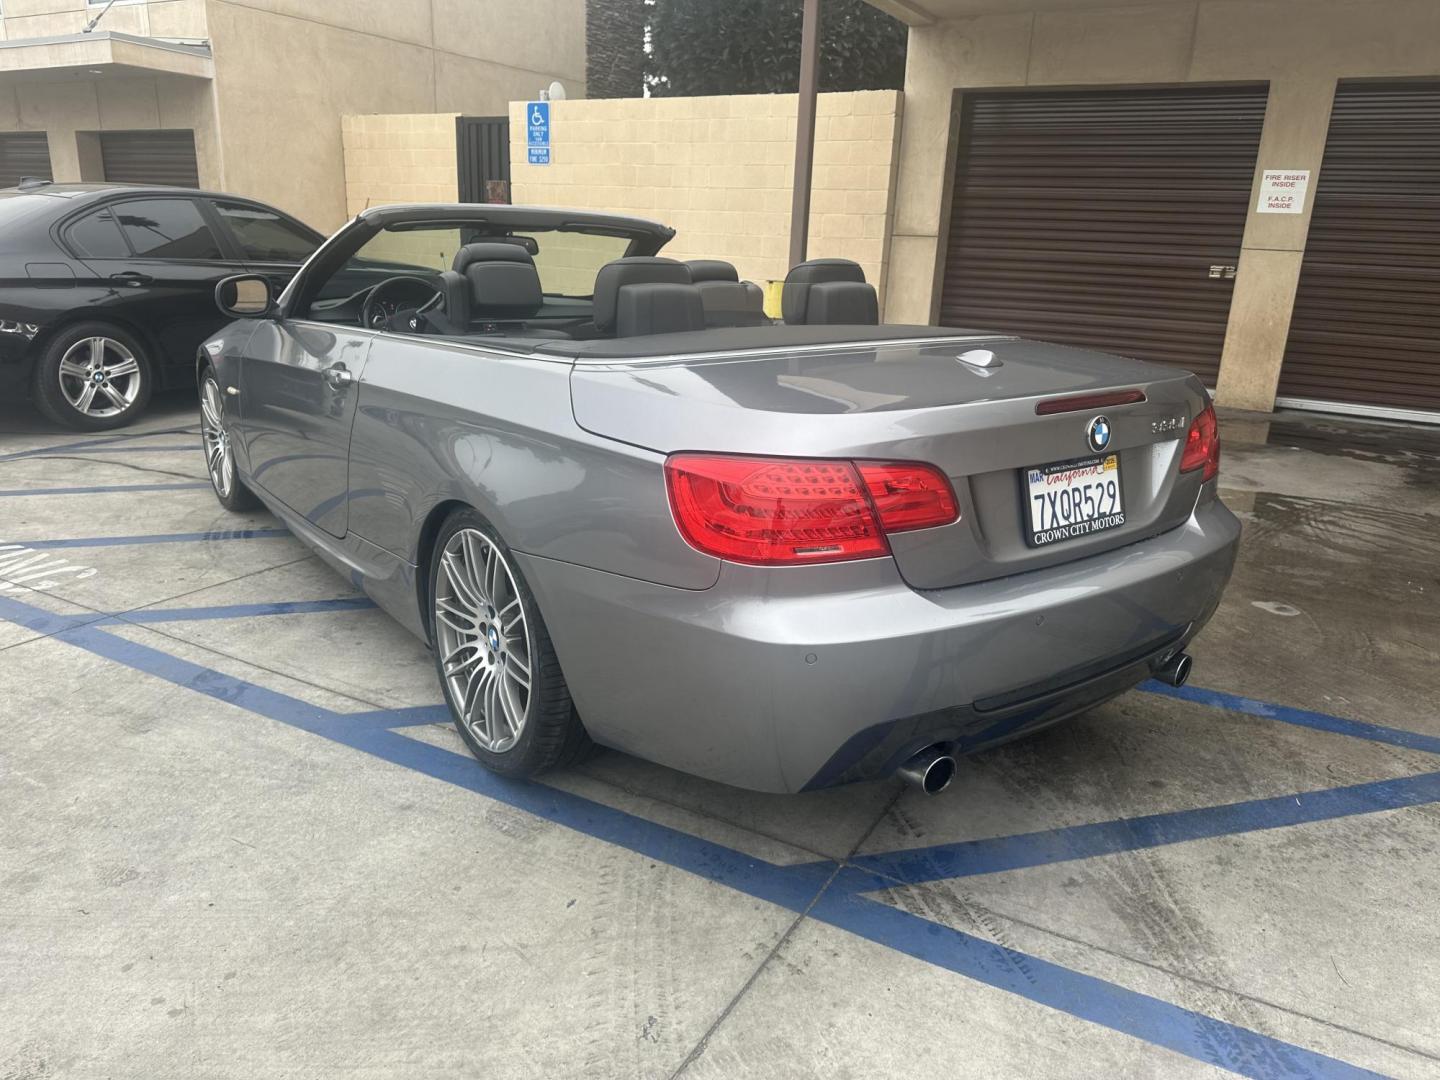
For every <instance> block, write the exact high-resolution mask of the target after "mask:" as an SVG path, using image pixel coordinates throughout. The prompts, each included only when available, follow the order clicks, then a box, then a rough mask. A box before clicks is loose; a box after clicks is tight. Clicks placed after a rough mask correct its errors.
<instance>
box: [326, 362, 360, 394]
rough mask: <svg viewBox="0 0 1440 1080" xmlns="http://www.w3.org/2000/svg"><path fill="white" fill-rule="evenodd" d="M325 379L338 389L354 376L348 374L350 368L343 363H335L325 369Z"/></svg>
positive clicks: (349, 382)
mask: <svg viewBox="0 0 1440 1080" xmlns="http://www.w3.org/2000/svg"><path fill="white" fill-rule="evenodd" d="M325 381H326V382H328V383H329V384H330V385H331V386H333V387H334V388H335V389H336V390H339V389H341V388H342V387H346V386H349V385H350V384H351V383H353V382H354V381H355V376H354V375H351V374H350V369H349V368H347V367H346V366H345V365H344V364H336V365H335V366H334V367H328V368H326V369H325Z"/></svg>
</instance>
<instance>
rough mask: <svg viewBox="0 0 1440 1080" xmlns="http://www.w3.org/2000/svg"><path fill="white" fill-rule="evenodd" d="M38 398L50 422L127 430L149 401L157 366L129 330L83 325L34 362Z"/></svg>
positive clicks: (77, 427) (67, 329) (54, 341)
mask: <svg viewBox="0 0 1440 1080" xmlns="http://www.w3.org/2000/svg"><path fill="white" fill-rule="evenodd" d="M34 380H35V381H34V392H33V395H32V396H33V398H34V400H35V404H36V406H37V407H38V408H39V409H40V411H41V412H42V413H44V414H45V415H46V416H47V417H48V418H49V419H51V420H53V421H55V422H56V423H57V424H60V425H62V426H64V427H68V428H73V429H75V430H76V431H107V430H109V429H110V428H117V427H123V426H124V425H125V424H128V423H130V421H132V420H134V419H135V418H136V417H137V416H139V415H140V414H141V413H142V412H144V411H145V406H146V405H148V404H149V402H150V391H151V388H152V386H153V385H154V381H155V380H154V368H153V367H152V366H151V362H150V358H149V357H148V356H147V355H146V353H145V350H144V349H143V348H142V347H141V345H140V343H139V342H138V341H137V340H136V339H135V337H134V335H133V334H131V333H130V332H129V331H128V330H122V329H121V328H120V327H118V326H115V325H113V324H112V323H103V322H83V323H76V324H75V325H74V326H67V327H65V328H64V329H63V330H61V331H60V332H59V333H57V334H56V335H55V336H54V337H53V338H51V339H50V341H49V342H47V343H46V345H45V347H44V349H43V350H42V351H41V353H40V359H39V360H38V361H37V362H36V364H35V375H34Z"/></svg>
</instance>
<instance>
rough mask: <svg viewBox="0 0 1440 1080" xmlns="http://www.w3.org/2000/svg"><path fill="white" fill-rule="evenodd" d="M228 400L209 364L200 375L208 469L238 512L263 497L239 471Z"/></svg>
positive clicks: (225, 501)
mask: <svg viewBox="0 0 1440 1080" xmlns="http://www.w3.org/2000/svg"><path fill="white" fill-rule="evenodd" d="M224 401H225V399H224V398H222V397H221V396H220V383H219V382H218V381H217V380H216V378H215V372H214V371H212V370H211V369H210V368H206V369H205V374H204V375H202V376H201V377H200V445H201V447H202V448H203V449H204V451H205V471H206V472H208V473H209V474H210V486H211V487H212V488H213V489H214V490H215V498H217V499H219V500H220V505H221V506H223V507H225V509H226V510H232V511H234V512H235V513H237V514H238V513H243V512H244V511H246V510H254V509H256V508H257V507H259V505H260V500H259V499H257V498H256V497H255V493H254V492H253V491H251V490H250V489H249V488H247V487H246V486H245V485H244V484H243V483H241V481H240V477H239V476H237V475H236V473H235V452H234V450H233V449H232V448H231V446H230V433H229V432H228V431H226V430H225V425H224V423H223V419H224V415H225V406H224Z"/></svg>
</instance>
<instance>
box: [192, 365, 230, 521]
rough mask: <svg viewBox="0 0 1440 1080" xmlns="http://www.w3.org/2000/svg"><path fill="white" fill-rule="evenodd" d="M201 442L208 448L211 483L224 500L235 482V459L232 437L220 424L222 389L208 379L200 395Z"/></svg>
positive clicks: (206, 459) (207, 463)
mask: <svg viewBox="0 0 1440 1080" xmlns="http://www.w3.org/2000/svg"><path fill="white" fill-rule="evenodd" d="M200 439H201V442H202V443H203V444H204V447H205V467H206V468H207V469H208V470H209V471H210V483H212V484H214V485H215V492H216V494H218V495H219V496H220V497H221V498H222V499H223V498H225V497H227V496H228V495H229V494H230V488H231V487H232V486H233V485H234V483H235V458H234V456H233V455H232V454H231V451H230V436H229V434H228V433H227V432H226V431H225V427H224V425H223V424H221V423H220V387H219V385H218V384H217V383H216V382H215V380H214V379H206V380H205V388H204V390H203V391H202V392H201V394H200Z"/></svg>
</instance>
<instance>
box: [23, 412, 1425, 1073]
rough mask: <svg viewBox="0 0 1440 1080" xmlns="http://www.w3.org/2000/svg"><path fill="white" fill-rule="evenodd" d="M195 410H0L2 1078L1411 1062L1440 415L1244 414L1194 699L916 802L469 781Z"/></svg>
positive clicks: (1193, 1068) (631, 780)
mask: <svg viewBox="0 0 1440 1080" xmlns="http://www.w3.org/2000/svg"><path fill="white" fill-rule="evenodd" d="M177 430H178V432H179V433H175V434H170V433H167V432H174V431H177ZM194 431H195V416H194V414H193V410H191V409H190V407H189V404H188V402H187V401H185V400H184V399H183V398H180V399H172V400H170V401H165V402H161V403H160V404H159V406H158V407H157V408H156V409H155V410H154V411H153V412H152V413H151V415H150V416H149V417H147V419H146V420H145V421H144V422H143V423H142V424H141V425H140V426H138V427H136V428H133V429H130V430H127V431H125V432H123V433H119V435H120V436H121V437H118V438H116V437H113V436H104V437H101V438H102V439H103V440H104V441H98V442H97V441H95V440H94V439H90V438H86V437H83V436H76V435H73V434H65V433H59V432H54V431H48V430H45V429H43V428H42V427H41V426H40V425H39V423H38V421H36V420H34V419H33V418H31V417H28V416H26V415H24V414H20V413H9V414H5V415H4V416H3V417H0V432H3V433H0V543H5V544H20V545H24V547H25V549H26V552H33V554H25V553H20V552H18V551H17V550H16V549H0V722H3V733H4V738H3V740H0V778H3V783H0V822H3V828H0V1077H3V1078H5V1080H32V1078H39V1077H85V1078H89V1077H96V1078H99V1077H106V1078H116V1080H118V1078H136V1080H140V1078H143V1080H165V1078H172V1077H173V1078H176V1080H202V1078H210V1077H235V1078H245V1080H254V1078H261V1077H263V1078H270V1077H297V1078H298V1077H307V1078H308V1077H321V1076H346V1077H373V1078H376V1080H380V1078H385V1080H391V1078H409V1077H414V1078H430V1077H438V1076H475V1077H485V1078H487V1080H490V1078H507V1077H547V1078H549V1077H671V1076H675V1075H684V1076H686V1077H697V1078H698V1077H717V1078H727V1080H728V1078H734V1077H756V1078H774V1077H787V1078H788V1077H826V1078H831V1077H855V1078H870V1077H878V1076H891V1075H910V1074H913V1073H915V1072H917V1071H923V1072H925V1073H929V1074H935V1075H944V1076H956V1077H986V1078H990V1077H1000V1078H1010V1077H1015V1078H1020V1077H1036V1076H1046V1077H1097V1076H1127V1077H1166V1078H1168V1077H1189V1076H1218V1075H1226V1074H1229V1073H1239V1074H1241V1075H1245V1076H1252V1077H1301V1076H1323V1077H1332V1076H1333V1077H1340V1076H1356V1075H1368V1073H1366V1072H1365V1070H1373V1071H1374V1072H1378V1073H1381V1074H1385V1075H1391V1076H1398V1077H1437V1076H1440V919H1437V918H1436V914H1437V911H1440V901H1437V899H1436V898H1437V896H1440V809H1437V804H1440V756H1437V755H1440V709H1437V701H1440V607H1437V594H1440V432H1436V431H1425V430H1421V429H1415V428H1405V427H1389V426H1382V425H1370V424H1362V423H1359V422H1354V421H1342V420H1334V419H1321V418H1314V417H1311V418H1305V417H1299V416H1284V417H1281V418H1277V419H1275V420H1274V421H1273V422H1270V423H1266V422H1264V421H1262V420H1256V419H1243V418H1242V419H1233V420H1230V421H1228V422H1227V424H1226V426H1225V440H1226V441H1225V462H1224V467H1223V470H1222V482H1223V484H1224V487H1225V489H1226V498H1227V501H1229V503H1230V505H1231V506H1232V507H1234V508H1235V509H1236V510H1237V511H1238V512H1239V513H1240V514H1241V516H1242V517H1243V518H1244V519H1245V523H1246V535H1245V541H1244V548H1243V552H1242V556H1241V563H1240V566H1239V569H1238V570H1237V573H1236V577H1235V580H1234V582H1233V584H1232V585H1231V588H1230V591H1229V593H1228V595H1227V597H1226V600H1225V603H1224V605H1223V607H1222V608H1221V610H1220V613H1219V615H1218V616H1217V617H1216V619H1215V621H1214V622H1213V623H1212V624H1211V626H1210V628H1209V629H1208V630H1207V631H1206V632H1205V633H1204V634H1203V635H1202V637H1201V638H1200V639H1199V641H1198V642H1197V644H1196V646H1195V649H1194V653H1195V656H1196V669H1195V677H1194V683H1193V684H1192V687H1189V688H1186V690H1185V691H1184V692H1182V693H1179V694H1176V693H1174V692H1172V693H1168V694H1167V693H1161V692H1157V691H1156V690H1154V689H1152V690H1140V691H1136V692H1133V693H1131V694H1128V695H1126V696H1125V697H1124V698H1122V699H1120V700H1118V701H1117V702H1115V703H1113V704H1111V705H1108V706H1106V707H1104V708H1101V709H1098V710H1096V711H1095V712H1094V713H1093V714H1091V715H1089V716H1086V717H1085V718H1083V719H1080V720H1077V721H1073V722H1071V723H1069V724H1066V725H1062V726H1061V727H1059V728H1056V729H1053V730H1051V731H1049V732H1047V733H1044V734H1042V735H1040V736H1038V737H1036V738H1033V739H1030V740H1028V741H1025V742H1021V743H1017V744H1014V745H1012V746H1010V747H1007V748H1003V749H1001V750H998V751H994V752H991V753H987V754H984V755H981V756H978V757H975V758H971V759H969V760H967V761H965V762H964V763H963V765H962V769H961V774H960V778H959V781H958V782H957V783H956V784H955V786H954V787H953V788H952V790H951V791H950V792H948V793H946V794H945V795H944V796H941V797H939V798H936V799H928V800H927V799H924V798H923V797H921V796H918V795H916V794H915V793H913V792H912V791H909V790H907V789H902V788H901V787H900V786H899V785H898V784H896V783H881V784H873V785H866V786H859V787H853V788H847V789H842V790H837V791H829V792H823V793H818V794H813V795H806V796H802V797H770V796H763V795H755V794H750V793H746V792H740V791H735V790H732V789H728V788H724V787H720V786H717V785H714V784H709V783H705V782H703V781H698V780H695V779H692V778H689V777H686V776H682V775H679V774H676V773H673V772H670V771H667V770H665V769H661V768H658V767H656V766H652V765H647V764H645V763H643V762H640V761H636V760H633V759H630V758H626V757H623V756H621V755H618V754H614V753H608V754H605V755H603V756H601V757H600V758H598V759H597V760H595V761H593V762H591V763H590V764H588V765H586V766H585V767H584V768H583V769H581V770H578V771H574V772H569V773H563V774H559V775H556V776H553V777H550V778H548V779H547V781H546V783H545V784H543V785H520V784H511V783H506V782H502V781H499V780H497V779H495V778H494V777H491V776H489V775H488V774H486V773H484V772H482V771H481V770H480V769H479V767H478V766H476V765H475V764H474V763H473V761H472V760H471V759H470V758H469V757H468V756H466V755H465V754H464V751H463V748H462V747H461V745H460V743H459V740H458V738H457V737H456V736H455V734H454V732H453V730H452V729H451V728H450V727H449V726H448V723H447V722H446V721H445V718H444V717H443V715H442V712H441V710H439V709H437V708H436V707H435V703H436V702H437V701H439V694H438V688H437V687H436V685H435V682H434V677H433V674H432V669H431V667H430V665H429V662H428V660H427V658H426V655H425V653H424V650H423V649H422V647H421V646H420V645H419V644H418V643H416V642H415V641H414V640H412V639H411V638H409V637H408V636H407V635H406V634H405V633H403V632H402V631H400V630H399V629H398V628H396V627H395V626H394V625H392V624H391V623H390V622H389V621H388V620H387V619H386V618H385V617H384V616H382V615H380V614H379V613H378V612H377V611H375V610H373V609H371V608H369V607H368V606H366V604H365V602H364V601H363V600H362V599H360V598H357V597H356V595H355V593H354V591H353V590H352V589H351V588H350V586H349V585H348V583H347V582H345V581H344V580H342V579H340V578H339V577H336V576H335V575H334V574H333V573H331V572H330V571H329V570H327V569H325V568H324V567H323V566H321V565H319V564H318V563H317V562H316V560H315V559H314V558H312V557H310V556H309V555H307V553H306V551H305V549H303V548H302V547H301V546H300V545H299V544H298V543H297V542H296V541H294V540H293V539H291V538H289V536H288V535H286V534H283V533H277V532H276V531H275V530H276V523H275V522H274V520H273V519H271V518H270V517H268V516H267V515H265V514H256V515H253V516H250V517H247V518H236V517H234V516H232V515H229V514H227V513H225V512H224V511H223V510H222V509H221V508H220V507H219V506H218V505H217V504H216V503H215V501H214V499H213V497H212V496H211V494H210V493H209V491H208V490H207V489H206V488H205V487H204V486H203V483H204V472H203V469H202V465H201V459H200V454H199V451H198V449H197V447H196V442H197V440H196V437H195V435H194V434H193V432H194ZM77 444H82V445H77ZM136 485H142V486H143V487H136ZM77 488H79V489H87V490H81V491H73V490H70V489H77ZM89 489H100V490H89ZM42 559H43V560H44V561H43V562H41V561H37V560H42ZM37 575H38V576H37ZM11 582H18V584H12V583H11ZM1200 688H1203V689H1200Z"/></svg>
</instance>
